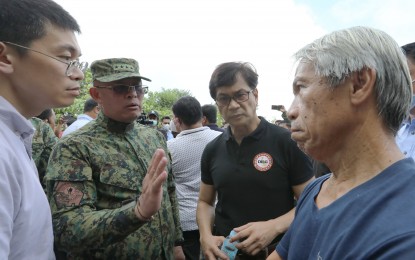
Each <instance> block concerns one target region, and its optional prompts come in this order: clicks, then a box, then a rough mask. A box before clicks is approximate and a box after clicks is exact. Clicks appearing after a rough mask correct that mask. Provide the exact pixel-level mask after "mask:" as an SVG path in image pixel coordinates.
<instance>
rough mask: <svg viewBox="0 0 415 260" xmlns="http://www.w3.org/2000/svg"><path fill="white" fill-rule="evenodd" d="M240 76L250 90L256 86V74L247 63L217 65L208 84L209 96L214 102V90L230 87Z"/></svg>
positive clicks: (252, 67) (253, 68)
mask: <svg viewBox="0 0 415 260" xmlns="http://www.w3.org/2000/svg"><path fill="white" fill-rule="evenodd" d="M238 75H241V76H242V78H243V79H244V80H245V81H246V83H247V84H248V86H249V87H250V88H251V89H254V88H256V87H257V85H258V74H257V72H256V69H255V67H254V66H253V65H252V64H251V63H249V62H226V63H222V64H220V65H218V66H217V67H216V69H215V70H214V71H213V73H212V76H211V77H210V82H209V92H210V96H211V97H212V98H213V99H215V100H216V90H217V88H219V87H225V86H228V87H230V86H232V85H233V84H235V82H236V80H237V76H238Z"/></svg>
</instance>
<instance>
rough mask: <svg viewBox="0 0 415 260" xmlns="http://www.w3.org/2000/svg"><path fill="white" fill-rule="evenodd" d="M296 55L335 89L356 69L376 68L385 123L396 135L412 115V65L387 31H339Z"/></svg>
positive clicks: (376, 89) (366, 29)
mask: <svg viewBox="0 0 415 260" xmlns="http://www.w3.org/2000/svg"><path fill="white" fill-rule="evenodd" d="M294 57H295V59H296V60H297V61H301V62H310V63H311V64H312V65H313V66H314V69H315V73H316V75H317V76H319V77H323V78H325V79H326V80H327V82H328V84H329V86H330V87H331V88H335V87H337V86H338V85H340V84H341V83H342V82H344V80H345V79H346V78H348V77H349V76H350V75H351V73H353V72H358V71H360V70H362V69H366V68H371V69H374V70H375V71H376V83H375V95H376V102H377V108H378V111H379V116H380V117H381V118H382V119H383V121H384V123H385V125H386V126H387V127H388V128H389V129H390V130H391V131H392V133H393V134H396V132H397V131H398V129H399V127H400V124H401V123H402V121H403V120H404V119H405V118H406V117H407V116H408V110H409V105H410V103H411V98H412V82H411V76H410V74H409V69H408V65H407V62H406V58H405V55H404V54H403V52H402V49H401V48H400V47H399V45H398V44H397V43H396V41H395V40H394V39H393V38H392V37H390V36H389V35H388V34H386V33H385V32H383V31H380V30H376V29H372V28H368V27H361V26H358V27H352V28H349V29H344V30H339V31H335V32H332V33H330V34H327V35H325V36H323V37H322V38H320V39H317V40H315V41H314V42H312V43H310V44H308V45H306V46H305V47H303V48H302V49H301V50H299V51H298V52H297V53H295V54H294Z"/></svg>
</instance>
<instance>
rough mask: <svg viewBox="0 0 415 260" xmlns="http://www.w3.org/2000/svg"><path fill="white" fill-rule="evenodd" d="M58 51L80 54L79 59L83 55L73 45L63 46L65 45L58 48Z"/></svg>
mask: <svg viewBox="0 0 415 260" xmlns="http://www.w3.org/2000/svg"><path fill="white" fill-rule="evenodd" d="M56 50H58V51H69V52H70V53H72V54H78V58H79V57H81V56H82V53H80V52H78V50H77V49H76V48H75V47H74V46H73V45H71V44H63V45H60V46H57V48H56Z"/></svg>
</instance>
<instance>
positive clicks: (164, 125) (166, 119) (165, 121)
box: [161, 116, 174, 141]
mask: <svg viewBox="0 0 415 260" xmlns="http://www.w3.org/2000/svg"><path fill="white" fill-rule="evenodd" d="M170 122H171V118H170V117H169V116H163V118H162V119H161V128H162V129H164V130H165V131H166V135H167V141H169V140H171V139H173V138H174V136H173V133H172V131H171V129H170Z"/></svg>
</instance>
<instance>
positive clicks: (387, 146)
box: [325, 126, 404, 195]
mask: <svg viewBox="0 0 415 260" xmlns="http://www.w3.org/2000/svg"><path fill="white" fill-rule="evenodd" d="M375 128H376V126H373V128H371V129H372V130H373V129H375ZM356 134H357V133H355V134H354V136H353V135H351V138H350V140H349V141H346V140H345V142H344V147H342V148H341V149H338V152H334V153H333V155H332V156H330V158H329V160H326V161H325V162H326V165H327V166H328V167H329V168H330V170H331V171H332V172H333V175H332V177H331V179H332V180H331V182H332V183H333V184H334V185H336V186H337V187H338V188H339V190H338V192H339V194H340V195H341V194H344V193H345V192H347V191H349V190H351V189H353V188H354V187H356V186H358V185H360V184H362V183H364V182H366V181H368V180H370V179H372V178H373V177H375V176H376V175H378V174H379V173H381V172H382V171H383V170H385V169H386V168H387V167H389V166H390V165H392V164H393V163H395V162H397V161H399V160H401V159H403V158H404V155H403V154H402V153H401V151H400V150H399V148H398V146H397V145H396V142H395V138H394V136H393V135H392V134H390V133H387V132H384V131H377V134H375V133H373V132H372V133H369V134H366V135H365V134H364V133H360V136H361V138H355V136H357V135H356ZM354 140H356V141H354ZM379 140H383V141H382V142H379ZM352 146H353V148H352ZM348 151H353V152H348ZM339 194H338V195H339Z"/></svg>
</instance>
